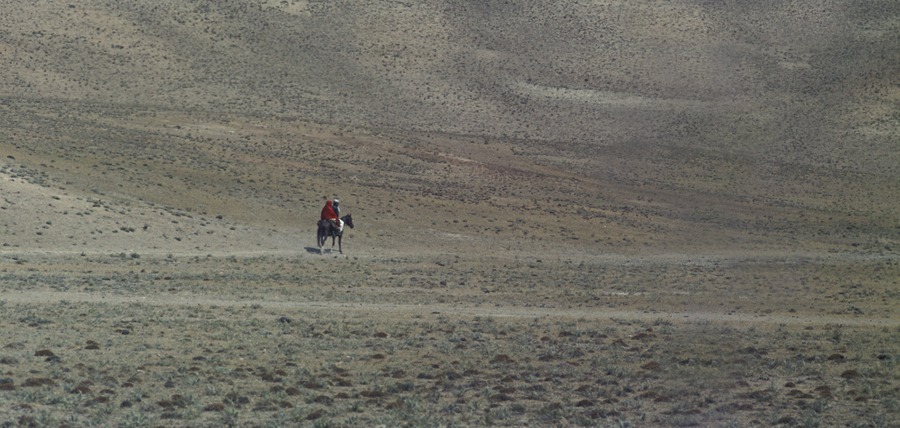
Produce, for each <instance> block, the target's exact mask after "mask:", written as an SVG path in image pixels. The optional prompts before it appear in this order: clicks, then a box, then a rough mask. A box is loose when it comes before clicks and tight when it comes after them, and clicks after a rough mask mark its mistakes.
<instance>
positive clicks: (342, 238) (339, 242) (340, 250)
mask: <svg viewBox="0 0 900 428" xmlns="http://www.w3.org/2000/svg"><path fill="white" fill-rule="evenodd" d="M343 240H344V235H338V252H340V253H341V254H344V248H343V247H342V246H341V241H343Z"/></svg>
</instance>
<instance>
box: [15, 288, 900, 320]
mask: <svg viewBox="0 0 900 428" xmlns="http://www.w3.org/2000/svg"><path fill="white" fill-rule="evenodd" d="M0 301H2V302H6V303H7V304H46V305H52V304H58V303H60V302H68V303H88V304H109V305H123V304H139V305H152V306H171V307H218V308H229V307H254V308H259V309H260V311H259V316H260V317H266V316H269V315H270V314H269V313H268V312H286V313H295V312H304V313H310V312H314V313H320V312H321V313H325V314H328V313H331V314H335V313H339V314H341V315H340V316H346V314H347V312H354V313H358V314H367V313H377V314H379V316H389V317H390V318H394V319H402V318H412V317H420V316H427V315H442V314H447V315H452V316H453V317H501V318H549V319H584V320H604V319H622V320H634V321H657V320H662V321H667V322H725V323H729V322H735V323H764V324H791V325H806V324H810V325H826V324H831V325H848V326H883V327H900V320H898V319H886V318H866V317H859V316H811V315H790V316H786V315H753V314H723V313H715V312H702V311H692V312H671V311H665V310H659V311H638V310H610V309H603V308H591V309H572V308H538V307H519V306H497V305H488V304H485V305H477V306H471V305H454V304H439V303H434V304H387V303H369V302H366V303H355V302H354V303H347V302H336V301H305V302H303V301H284V300H263V299H229V298H213V297H209V296H208V295H206V294H203V295H185V294H183V293H182V294H179V295H151V296H147V295H139V294H112V293H84V292H73V291H9V292H5V293H4V294H3V296H2V297H0ZM226 316H227V315H226ZM241 317H242V318H243V317H244V315H241Z"/></svg>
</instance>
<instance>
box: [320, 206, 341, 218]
mask: <svg viewBox="0 0 900 428" xmlns="http://www.w3.org/2000/svg"><path fill="white" fill-rule="evenodd" d="M331 204H332V202H331V201H327V202H325V207H324V208H322V220H337V218H338V216H337V213H335V212H334V208H332V206H331Z"/></svg>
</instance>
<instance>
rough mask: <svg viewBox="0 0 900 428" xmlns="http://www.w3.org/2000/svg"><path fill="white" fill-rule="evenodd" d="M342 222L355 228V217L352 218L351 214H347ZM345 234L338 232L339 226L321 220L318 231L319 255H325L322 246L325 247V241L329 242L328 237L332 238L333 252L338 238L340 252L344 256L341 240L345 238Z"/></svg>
mask: <svg viewBox="0 0 900 428" xmlns="http://www.w3.org/2000/svg"><path fill="white" fill-rule="evenodd" d="M341 221H343V222H344V225H346V226H350V228H351V229H352V228H353V217H350V214H347V215H345V216H343V217H341ZM343 235H344V232H343V231H342V230H338V228H337V226H335V225H334V223H332V222H331V221H329V220H325V219H322V220H319V229H318V230H317V231H316V245H318V246H319V254H323V253H324V250H323V249H322V246H323V245H325V241H327V240H328V237H329V236H330V237H331V250H332V251H334V240H335V238H337V243H338V251H340V253H341V254H344V249H343V248H342V246H341V238H342V237H343Z"/></svg>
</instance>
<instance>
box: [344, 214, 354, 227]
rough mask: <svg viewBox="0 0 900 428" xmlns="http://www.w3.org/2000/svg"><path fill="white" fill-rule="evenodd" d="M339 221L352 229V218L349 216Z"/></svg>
mask: <svg viewBox="0 0 900 428" xmlns="http://www.w3.org/2000/svg"><path fill="white" fill-rule="evenodd" d="M341 220H343V221H344V224H346V225H347V226H350V228H351V229H353V217H350V214H347V215H345V216H343V217H341Z"/></svg>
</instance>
